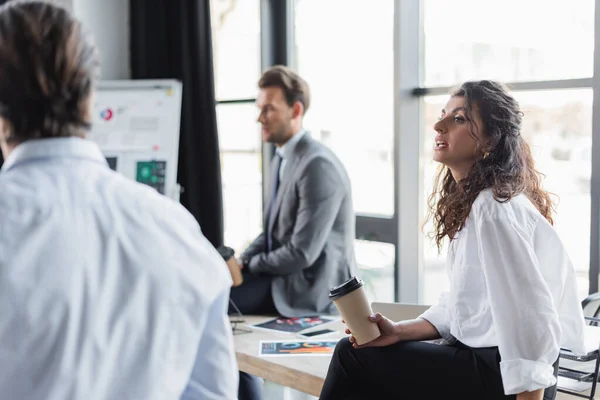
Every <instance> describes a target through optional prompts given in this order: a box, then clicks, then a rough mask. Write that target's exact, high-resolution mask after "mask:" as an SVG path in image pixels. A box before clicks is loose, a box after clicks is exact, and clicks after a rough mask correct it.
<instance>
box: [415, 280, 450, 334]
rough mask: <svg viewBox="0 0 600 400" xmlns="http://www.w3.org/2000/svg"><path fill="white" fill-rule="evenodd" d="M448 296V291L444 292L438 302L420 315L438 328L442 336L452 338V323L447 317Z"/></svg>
mask: <svg viewBox="0 0 600 400" xmlns="http://www.w3.org/2000/svg"><path fill="white" fill-rule="evenodd" d="M447 297H448V292H443V293H442V294H441V295H440V297H439V299H438V303H437V304H435V305H433V306H431V307H429V308H428V309H427V310H426V311H425V312H424V313H423V314H421V315H419V318H421V319H424V320H426V321H428V322H429V323H430V324H431V325H433V326H434V327H435V329H437V331H438V333H439V334H440V336H441V337H443V338H444V339H446V340H450V339H451V337H452V335H451V334H450V325H449V324H448V318H447V317H446V301H447V300H446V299H447Z"/></svg>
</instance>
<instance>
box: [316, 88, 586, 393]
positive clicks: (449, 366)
mask: <svg viewBox="0 0 600 400" xmlns="http://www.w3.org/2000/svg"><path fill="white" fill-rule="evenodd" d="M522 116H523V114H522V113H521V111H520V109H519V105H518V103H517V101H516V100H515V99H514V98H513V97H512V96H511V94H510V93H509V92H508V90H507V89H506V87H504V86H503V85H501V84H499V83H497V82H493V81H478V82H465V83H463V84H462V85H461V86H460V87H459V88H458V89H456V90H455V91H454V92H453V93H452V94H451V96H450V99H449V101H448V103H447V104H446V107H445V108H444V109H443V110H442V112H441V116H440V119H439V120H438V121H437V122H436V124H435V125H434V129H435V131H436V132H437V136H436V138H435V144H434V159H435V161H437V162H439V163H440V164H441V165H440V170H439V173H438V176H437V178H436V180H435V185H434V190H433V193H432V194H431V196H430V198H429V207H430V212H429V217H430V218H432V219H433V223H434V235H433V236H434V239H435V242H436V244H437V245H438V248H440V247H441V245H442V242H443V241H444V240H445V239H448V240H449V241H450V247H449V250H448V259H447V262H448V265H447V270H448V276H449V278H450V289H449V291H448V292H447V293H444V294H442V295H441V296H440V300H439V302H438V304H437V305H434V306H432V307H431V308H430V309H428V310H427V311H426V312H425V313H423V314H422V315H421V316H419V317H418V318H416V319H414V320H409V321H400V322H392V321H391V320H389V319H388V318H386V317H384V316H382V315H380V314H376V315H373V316H371V318H370V320H371V322H373V323H376V324H377V325H378V326H379V328H380V331H381V333H382V335H381V336H380V337H379V338H377V339H375V340H374V341H372V342H370V343H366V344H363V345H358V344H357V343H356V340H355V338H354V337H353V336H350V337H349V338H348V339H342V340H341V341H340V342H339V343H338V345H337V347H336V349H335V352H334V355H333V358H332V360H331V364H330V366H329V371H328V374H327V378H326V380H325V384H324V387H323V390H322V392H321V400H331V399H362V398H364V399H388V398H393V399H413V398H419V399H440V398H454V397H456V398H460V399H486V400H487V399H518V400H526V399H554V398H555V396H556V375H557V368H558V355H559V350H560V348H561V347H562V348H568V349H570V350H572V351H573V352H575V353H583V352H584V348H583V328H584V320H583V313H582V310H581V306H580V303H579V301H578V298H577V287H576V280H575V272H574V269H573V265H572V264H571V261H570V260H569V257H568V255H567V253H566V251H565V248H564V246H563V244H562V243H561V241H560V239H559V237H558V235H557V233H556V231H555V230H554V228H553V226H552V224H553V220H552V212H553V204H552V201H551V198H550V196H549V195H548V193H547V192H546V191H544V190H543V189H542V185H541V174H540V173H539V172H538V171H537V170H536V169H535V167H534V162H533V158H532V156H531V152H530V150H529V146H528V145H527V143H526V142H525V140H524V139H523V137H522V136H521V121H522ZM346 333H348V334H351V332H350V331H349V330H346ZM440 338H442V339H444V340H443V344H442V345H440V344H435V343H431V342H428V341H431V340H434V339H440ZM415 391H417V392H418V394H417V395H414V394H413V393H414V392H415Z"/></svg>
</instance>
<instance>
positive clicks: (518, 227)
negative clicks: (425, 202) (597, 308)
mask: <svg viewBox="0 0 600 400" xmlns="http://www.w3.org/2000/svg"><path fill="white" fill-rule="evenodd" d="M447 272H448V276H449V278H450V289H449V291H448V292H447V293H443V294H442V295H441V296H440V299H439V303H438V304H437V305H435V306H432V307H431V308H430V309H429V310H427V311H426V312H425V313H423V314H422V315H421V316H420V318H423V319H425V320H427V321H429V322H430V323H431V324H432V325H434V326H435V328H436V329H437V330H438V332H439V333H440V335H441V336H442V337H444V338H446V339H451V338H452V337H454V338H456V339H457V340H459V341H461V342H462V343H464V344H466V345H467V346H470V347H475V348H477V347H491V346H497V347H498V350H499V352H500V357H501V360H502V361H501V362H500V371H501V374H502V381H503V384H504V391H505V394H506V395H510V394H517V393H521V392H524V391H533V390H536V389H540V388H546V387H549V386H552V385H554V384H555V383H556V379H555V377H554V374H553V368H552V364H553V363H554V362H555V361H556V360H557V358H558V354H559V349H560V348H566V349H569V350H571V351H572V352H574V353H576V354H582V353H584V352H585V350H584V339H583V331H584V325H585V323H584V319H583V311H582V308H581V304H580V302H579V300H578V298H577V286H576V280H575V271H574V269H573V265H572V263H571V261H570V259H569V256H568V255H567V253H566V251H565V248H564V246H563V244H562V243H561V241H560V239H559V237H558V235H557V233H556V231H555V230H554V228H553V227H552V226H551V225H550V224H549V223H548V221H547V220H546V219H545V218H544V217H543V216H542V215H541V214H540V213H539V212H538V210H537V209H536V208H535V206H534V205H533V204H532V203H531V202H530V201H529V199H528V198H527V197H526V196H525V195H519V196H516V197H514V198H513V199H511V200H510V201H509V202H506V203H500V202H498V201H496V200H495V199H494V198H493V194H492V191H491V190H490V189H488V190H484V191H482V192H481V193H480V194H479V196H478V197H477V199H476V200H475V202H474V203H473V206H472V209H471V213H470V214H469V217H468V219H467V222H466V224H465V226H464V228H463V229H462V230H461V231H460V232H459V233H458V235H457V236H456V238H455V239H454V240H452V241H451V244H450V248H449V250H448V263H447Z"/></svg>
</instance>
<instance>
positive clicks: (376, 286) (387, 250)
mask: <svg viewBox="0 0 600 400" xmlns="http://www.w3.org/2000/svg"><path fill="white" fill-rule="evenodd" d="M354 244H355V246H354V250H355V251H356V262H357V264H358V269H359V276H360V278H361V279H362V280H364V281H365V287H366V288H367V294H368V296H369V300H370V301H371V302H373V301H385V302H392V301H394V260H395V259H396V255H395V248H394V245H393V244H389V243H380V242H370V241H366V240H358V239H357V240H355V242H354Z"/></svg>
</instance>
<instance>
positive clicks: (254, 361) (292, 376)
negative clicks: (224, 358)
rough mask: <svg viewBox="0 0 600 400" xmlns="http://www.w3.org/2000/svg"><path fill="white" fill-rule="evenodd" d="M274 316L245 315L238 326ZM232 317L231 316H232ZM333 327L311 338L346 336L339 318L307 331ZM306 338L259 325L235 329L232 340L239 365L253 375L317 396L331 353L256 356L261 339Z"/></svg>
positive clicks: (338, 337)
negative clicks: (251, 328) (244, 331)
mask: <svg viewBox="0 0 600 400" xmlns="http://www.w3.org/2000/svg"><path fill="white" fill-rule="evenodd" d="M273 318H275V316H272V317H269V316H244V319H245V320H246V324H239V325H238V327H240V328H244V329H245V328H247V325H248V324H257V323H261V322H264V321H268V320H270V319H273ZM232 319H234V318H232ZM324 328H328V329H333V330H336V331H337V332H336V333H331V334H329V335H323V336H318V337H315V338H314V339H331V340H338V339H341V338H342V337H344V336H346V335H345V334H344V325H343V324H342V323H341V321H338V322H331V323H328V324H324V325H320V326H317V327H315V328H312V329H310V330H309V329H307V330H306V332H310V331H316V330H320V329H324ZM295 339H306V338H302V337H301V336H299V335H296V334H291V333H281V332H276V331H273V332H269V331H265V330H262V329H260V330H259V329H256V330H253V331H252V332H251V333H238V332H236V331H234V336H233V341H234V344H235V353H236V357H237V362H238V366H239V369H240V370H241V371H244V372H247V373H249V374H252V375H256V376H259V377H261V378H264V379H266V380H268V381H271V382H275V383H278V384H280V385H282V386H287V387H291V388H292V389H296V390H299V391H301V392H304V393H308V394H310V395H312V396H316V397H319V394H320V393H321V388H322V387H323V382H324V380H325V376H326V375H327V368H328V367H329V361H330V360H331V357H325V356H312V357H311V356H306V357H297V356H296V357H293V356H292V357H285V356H282V357H259V356H258V350H259V349H258V346H259V343H260V341H261V340H295Z"/></svg>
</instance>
